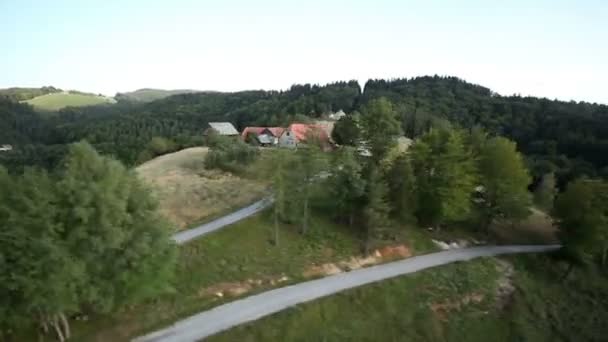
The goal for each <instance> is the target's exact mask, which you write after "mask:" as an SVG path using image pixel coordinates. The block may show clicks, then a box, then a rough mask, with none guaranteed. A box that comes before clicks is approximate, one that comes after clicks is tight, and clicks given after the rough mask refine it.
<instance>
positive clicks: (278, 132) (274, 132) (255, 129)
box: [241, 127, 285, 139]
mask: <svg viewBox="0 0 608 342" xmlns="http://www.w3.org/2000/svg"><path fill="white" fill-rule="evenodd" d="M265 131H268V132H269V133H270V134H272V135H273V136H275V137H280V136H281V134H283V132H285V128H283V127H245V129H244V130H243V132H242V133H241V137H242V138H243V139H245V138H247V135H248V134H249V133H255V134H257V135H260V134H263V133H264V132H265Z"/></svg>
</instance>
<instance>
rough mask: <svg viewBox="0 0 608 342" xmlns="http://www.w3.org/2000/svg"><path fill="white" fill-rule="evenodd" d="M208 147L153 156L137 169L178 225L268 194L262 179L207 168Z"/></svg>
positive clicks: (167, 214) (203, 218) (198, 220)
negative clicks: (259, 180) (242, 176)
mask: <svg viewBox="0 0 608 342" xmlns="http://www.w3.org/2000/svg"><path fill="white" fill-rule="evenodd" d="M207 152H208V148H206V147H193V148H188V149H185V150H181V151H178V152H175V153H170V154H166V155H163V156H160V157H158V158H155V159H153V160H150V161H148V162H146V163H144V164H142V165H141V166H139V167H138V168H137V169H136V170H137V173H138V174H139V175H140V177H141V178H142V179H143V180H144V181H145V182H147V183H148V184H150V185H151V186H152V188H153V190H154V192H155V195H156V196H157V198H158V200H159V202H160V211H161V213H162V214H163V215H164V216H165V217H166V218H167V219H168V220H169V221H170V222H171V223H173V224H174V225H175V226H177V228H178V229H184V228H186V227H188V226H190V225H192V224H194V223H198V222H201V221H204V220H208V219H210V218H213V217H216V216H219V215H222V214H224V213H226V212H228V211H230V210H233V209H236V208H239V207H243V206H245V205H248V204H250V203H252V202H254V201H256V200H258V199H260V198H261V197H263V196H264V185H263V184H261V183H260V182H257V181H254V180H251V179H244V178H241V177H237V176H234V175H232V174H230V173H227V172H222V171H218V170H206V169H205V167H204V160H205V156H206V155H207Z"/></svg>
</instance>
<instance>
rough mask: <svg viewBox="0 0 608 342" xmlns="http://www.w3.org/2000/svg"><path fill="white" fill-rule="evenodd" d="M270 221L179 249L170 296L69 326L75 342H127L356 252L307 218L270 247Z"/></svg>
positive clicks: (353, 237)
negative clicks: (307, 228) (306, 226)
mask: <svg viewBox="0 0 608 342" xmlns="http://www.w3.org/2000/svg"><path fill="white" fill-rule="evenodd" d="M271 222H272V220H271V218H270V215H269V213H268V212H264V213H262V214H260V215H258V216H255V217H252V218H249V219H247V220H244V221H241V222H239V223H237V224H235V225H234V226H232V227H230V228H228V229H225V230H222V231H219V232H217V233H214V234H213V235H210V236H208V237H207V238H205V239H201V240H196V241H193V242H192V243H189V244H187V245H184V246H181V247H180V257H179V261H178V264H179V266H178V269H177V277H176V280H175V282H174V291H173V292H172V293H168V294H166V295H163V296H160V297H159V298H157V299H156V300H151V301H148V302H146V303H143V304H140V305H136V306H133V307H131V308H128V309H125V310H122V311H120V312H117V313H113V314H112V315H110V316H98V317H90V319H89V321H88V322H82V321H76V322H74V327H73V328H74V335H75V340H76V341H127V340H129V338H132V337H134V336H137V335H139V334H142V333H144V332H147V331H150V330H154V329H157V328H161V327H164V326H166V325H169V324H171V323H172V322H174V321H175V320H177V319H179V318H182V317H186V316H189V315H191V314H194V313H196V312H199V311H201V310H204V309H207V308H210V307H212V306H216V305H219V304H221V303H222V302H224V301H229V300H232V299H234V298H236V297H239V296H243V295H250V294H253V293H256V292H260V291H263V290H266V289H269V288H274V287H277V286H284V285H286V284H290V283H294V282H299V281H302V280H306V279H310V278H314V277H317V276H322V275H320V274H318V273H315V271H316V270H318V268H319V267H320V266H321V265H327V264H329V263H334V262H336V263H337V262H338V261H344V260H352V258H351V257H352V256H356V255H359V253H360V247H361V242H360V239H359V236H357V234H353V232H352V231H351V230H349V229H348V228H347V227H343V226H339V225H336V224H334V223H332V222H331V221H328V220H327V219H324V218H322V217H313V221H312V222H311V223H312V224H311V228H312V231H311V232H310V234H309V235H307V236H302V235H301V234H299V233H298V232H297V231H298V229H297V227H294V226H291V225H283V226H282V227H281V232H280V244H279V246H274V245H272V244H271V243H270V238H271V230H272V223H271ZM406 235H407V234H406ZM393 243H399V241H396V242H393ZM418 245H423V244H421V243H420V242H418ZM414 252H425V251H424V250H420V251H415V250H414ZM311 272H312V273H311ZM219 292H222V296H221V297H220V296H218V295H217V294H218V293H219Z"/></svg>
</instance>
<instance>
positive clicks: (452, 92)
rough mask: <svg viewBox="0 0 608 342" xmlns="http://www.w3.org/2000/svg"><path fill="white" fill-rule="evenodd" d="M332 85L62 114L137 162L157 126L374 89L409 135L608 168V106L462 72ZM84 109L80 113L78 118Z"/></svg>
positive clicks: (536, 163)
mask: <svg viewBox="0 0 608 342" xmlns="http://www.w3.org/2000/svg"><path fill="white" fill-rule="evenodd" d="M364 89H365V91H364V92H362V90H361V88H360V86H359V83H358V82H357V81H349V82H335V83H331V84H327V85H324V86H318V85H310V84H304V85H294V86H292V87H291V88H290V89H289V90H286V91H281V92H279V91H242V92H235V93H208V92H204V93H195V94H178V95H173V96H169V97H166V98H163V99H160V100H157V101H153V102H149V103H141V102H132V101H127V102H123V101H121V102H120V103H121V104H122V105H123V107H120V108H117V106H93V107H81V108H71V109H70V113H69V115H60V117H59V118H57V119H56V122H55V123H54V125H55V127H58V128H59V130H60V132H59V137H60V138H61V139H62V140H63V141H64V142H70V141H78V140H81V139H87V140H88V141H89V142H91V143H92V144H94V145H95V146H96V147H97V148H99V149H100V150H101V151H103V152H104V153H109V154H113V155H115V156H117V157H118V158H119V159H121V160H122V161H123V162H125V163H127V164H131V165H132V164H135V163H136V161H137V157H138V155H139V153H140V152H141V151H142V150H143V149H145V146H146V144H147V143H148V142H149V141H150V139H151V138H152V137H154V136H163V137H166V138H171V139H174V140H188V139H191V138H193V137H200V132H201V131H202V130H203V129H204V127H205V125H206V124H207V123H208V122H210V121H230V122H232V123H233V124H234V125H235V126H236V127H237V129H243V128H244V127H246V126H266V125H267V126H283V125H286V124H289V123H290V122H293V121H298V120H303V119H306V118H305V117H303V116H302V115H303V114H306V116H308V117H313V118H318V117H321V116H322V115H323V114H325V113H328V112H331V111H337V110H340V109H342V110H344V111H345V112H346V113H353V112H355V111H358V110H359V109H360V108H361V106H362V105H365V104H366V103H367V102H369V101H370V100H372V99H375V98H379V97H386V98H388V99H389V100H390V101H391V102H392V103H393V106H394V107H395V109H396V111H397V114H398V115H399V119H400V121H401V123H402V128H403V130H404V132H405V135H406V136H407V137H409V138H416V137H418V136H420V135H421V134H422V133H424V132H425V131H427V130H428V129H429V128H430V127H436V126H445V125H453V126H457V127H461V128H465V129H471V128H473V127H476V126H480V127H482V128H484V129H485V130H486V131H488V132H489V133H490V134H492V135H497V134H499V135H504V136H507V137H509V138H511V139H513V140H514V141H516V142H517V145H518V149H519V150H521V151H523V152H524V153H525V154H526V156H527V162H528V163H529V166H530V169H531V172H532V174H533V175H534V177H535V180H538V179H539V178H540V177H541V176H542V175H543V174H545V173H547V172H551V171H554V172H555V173H556V175H557V176H558V179H559V183H560V185H562V184H564V183H565V182H566V181H568V180H570V179H573V178H576V177H578V176H581V175H588V176H591V177H594V176H608V135H607V134H606V132H608V106H606V105H600V104H591V103H585V102H578V103H577V102H564V101H556V100H549V99H542V98H534V97H519V96H500V95H498V94H496V93H494V92H492V91H491V90H490V89H488V88H485V87H483V86H479V85H475V84H471V83H468V82H465V81H463V80H461V79H458V78H455V77H437V76H435V77H417V78H412V79H394V80H370V81H368V82H367V83H366V85H365V88H364ZM75 118H78V119H75Z"/></svg>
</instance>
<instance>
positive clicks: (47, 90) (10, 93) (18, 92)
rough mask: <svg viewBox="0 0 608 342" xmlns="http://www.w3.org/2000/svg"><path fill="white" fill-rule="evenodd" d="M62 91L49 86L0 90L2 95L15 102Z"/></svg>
mask: <svg viewBox="0 0 608 342" xmlns="http://www.w3.org/2000/svg"><path fill="white" fill-rule="evenodd" d="M61 91H62V90H61V89H58V88H55V87H52V86H49V87H41V88H22V87H13V88H6V89H0V95H3V96H6V97H8V98H9V99H11V100H13V101H26V100H30V99H33V98H34V97H37V96H42V95H46V94H52V93H58V92H61Z"/></svg>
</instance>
